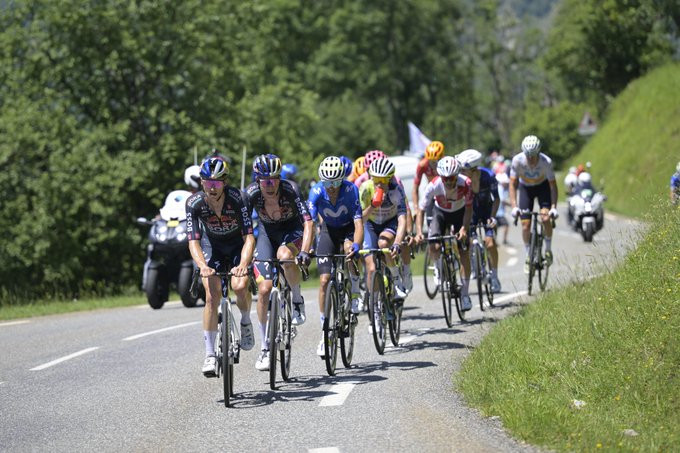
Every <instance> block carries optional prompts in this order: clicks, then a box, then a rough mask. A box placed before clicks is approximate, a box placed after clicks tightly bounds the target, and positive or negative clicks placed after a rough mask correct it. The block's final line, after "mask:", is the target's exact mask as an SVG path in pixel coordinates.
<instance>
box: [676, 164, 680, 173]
mask: <svg viewBox="0 0 680 453" xmlns="http://www.w3.org/2000/svg"><path fill="white" fill-rule="evenodd" d="M675 171H679V172H680V162H678V165H676V166H675Z"/></svg>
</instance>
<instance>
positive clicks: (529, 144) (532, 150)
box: [522, 135, 541, 157]
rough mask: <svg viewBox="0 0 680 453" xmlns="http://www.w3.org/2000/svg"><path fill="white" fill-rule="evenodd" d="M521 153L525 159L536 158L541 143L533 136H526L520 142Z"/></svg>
mask: <svg viewBox="0 0 680 453" xmlns="http://www.w3.org/2000/svg"><path fill="white" fill-rule="evenodd" d="M522 151H523V152H524V154H526V155H527V157H532V156H537V155H538V153H539V151H541V141H540V140H539V139H538V137H536V136H535V135H527V136H526V137H524V140H522Z"/></svg>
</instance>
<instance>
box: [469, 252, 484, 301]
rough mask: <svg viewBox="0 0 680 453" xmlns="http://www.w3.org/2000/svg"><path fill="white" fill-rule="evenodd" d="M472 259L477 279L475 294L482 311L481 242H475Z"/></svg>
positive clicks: (482, 255)
mask: <svg viewBox="0 0 680 453" xmlns="http://www.w3.org/2000/svg"><path fill="white" fill-rule="evenodd" d="M472 250H473V251H474V259H473V260H472V261H473V262H472V263H471V264H472V265H473V266H474V267H475V280H477V294H478V295H479V309H480V310H482V311H484V264H483V261H482V260H483V259H484V251H483V250H482V246H481V244H479V243H478V244H477V245H475V246H474V247H473V249H472Z"/></svg>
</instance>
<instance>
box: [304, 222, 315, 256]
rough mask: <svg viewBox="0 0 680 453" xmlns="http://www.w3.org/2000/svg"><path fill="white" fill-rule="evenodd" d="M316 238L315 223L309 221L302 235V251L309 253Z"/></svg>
mask: <svg viewBox="0 0 680 453" xmlns="http://www.w3.org/2000/svg"><path fill="white" fill-rule="evenodd" d="M313 237H314V222H313V221H312V220H307V221H305V223H304V230H303V233H302V246H301V248H302V251H303V252H308V253H309V250H310V249H311V248H312V239H313Z"/></svg>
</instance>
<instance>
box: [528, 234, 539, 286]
mask: <svg viewBox="0 0 680 453" xmlns="http://www.w3.org/2000/svg"><path fill="white" fill-rule="evenodd" d="M529 244H530V245H529V275H528V276H527V278H528V282H527V294H529V295H530V296H531V289H532V286H533V280H534V273H535V272H536V262H537V260H538V258H537V257H536V253H537V247H536V235H535V234H534V233H531V238H530V242H529Z"/></svg>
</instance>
